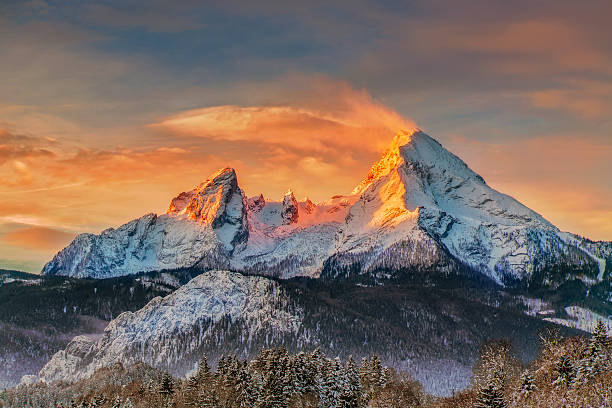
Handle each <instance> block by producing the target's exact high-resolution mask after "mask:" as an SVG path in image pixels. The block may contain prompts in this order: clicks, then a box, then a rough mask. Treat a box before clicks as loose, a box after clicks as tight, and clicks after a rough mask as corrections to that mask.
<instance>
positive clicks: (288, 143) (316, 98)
mask: <svg viewBox="0 0 612 408" xmlns="http://www.w3.org/2000/svg"><path fill="white" fill-rule="evenodd" d="M152 127H153V128H156V129H160V130H163V131H167V132H169V133H171V134H175V135H180V136H191V137H202V138H208V139H212V140H226V141H234V142H250V143H257V144H268V145H278V146H283V147H284V148H293V149H302V150H308V151H316V152H330V151H335V150H337V149H349V151H354V150H365V151H370V152H372V151H375V152H379V151H380V150H382V149H383V148H384V147H385V146H386V145H387V144H388V143H389V140H390V137H391V136H392V135H394V134H395V133H396V132H397V131H399V130H402V129H405V130H409V129H413V128H415V127H416V126H415V124H414V123H413V122H412V121H410V120H408V119H405V118H403V117H402V116H401V115H399V114H398V113H397V112H395V111H394V110H392V109H390V108H388V107H386V106H384V105H382V104H380V103H378V102H377V101H375V100H374V99H373V98H372V97H371V96H370V94H368V93H367V92H365V91H363V90H361V91H360V90H355V89H352V88H351V87H349V86H348V85H347V84H345V83H343V82H335V81H330V80H325V79H318V80H315V81H314V83H313V89H311V91H310V92H309V93H308V95H307V97H305V96H304V94H302V95H300V94H298V95H295V100H294V101H293V102H292V103H290V104H286V105H271V106H248V107H242V106H234V105H224V106H214V107H207V108H202V109H194V110H189V111H186V112H181V113H179V114H176V115H173V116H170V117H168V118H166V119H164V120H162V121H160V122H158V123H155V124H153V125H152Z"/></svg>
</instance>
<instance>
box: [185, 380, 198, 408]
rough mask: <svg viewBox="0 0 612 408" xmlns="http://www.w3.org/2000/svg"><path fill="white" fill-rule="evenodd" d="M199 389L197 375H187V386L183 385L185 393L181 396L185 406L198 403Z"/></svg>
mask: <svg viewBox="0 0 612 408" xmlns="http://www.w3.org/2000/svg"><path fill="white" fill-rule="evenodd" d="M199 389H200V382H199V381H198V376H197V375H194V376H193V377H189V380H187V386H186V387H185V395H184V397H183V402H184V403H185V405H187V406H194V407H195V406H197V405H198V393H199Z"/></svg>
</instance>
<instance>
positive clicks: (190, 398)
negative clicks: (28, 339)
mask: <svg viewBox="0 0 612 408" xmlns="http://www.w3.org/2000/svg"><path fill="white" fill-rule="evenodd" d="M540 341H541V346H542V350H541V353H540V355H539V356H538V358H537V359H536V360H535V361H534V362H533V363H531V364H530V365H527V366H523V365H522V364H521V363H520V361H519V360H518V359H517V358H516V356H515V355H514V353H513V349H512V346H511V345H510V344H508V343H505V342H493V343H489V344H487V345H485V346H484V347H483V348H482V350H481V354H480V358H479V360H478V362H477V364H476V365H475V367H474V370H473V373H472V376H471V387H469V388H468V389H466V390H465V391H463V392H461V393H459V394H456V395H453V396H451V397H447V398H436V397H433V396H431V395H428V394H427V393H426V392H424V390H423V388H422V387H421V385H420V384H419V383H418V382H416V381H414V380H413V379H411V378H410V376H408V375H406V374H404V373H401V372H396V371H394V370H393V369H390V368H388V367H384V366H383V365H382V363H381V361H380V359H379V358H378V357H377V356H376V355H372V356H371V357H369V358H364V359H362V360H361V362H356V361H354V360H353V359H352V358H351V357H349V358H348V359H347V360H346V361H341V360H340V359H339V358H337V357H336V358H330V357H327V356H325V355H323V354H322V353H321V352H320V351H319V350H314V351H313V352H310V353H298V354H295V355H291V354H289V353H288V352H287V351H286V350H285V349H282V348H279V349H264V350H262V351H261V352H260V353H259V355H258V356H257V357H256V358H254V359H252V360H251V361H244V360H239V359H238V358H236V357H235V356H225V357H223V358H222V359H220V360H219V363H218V364H217V367H216V369H215V370H213V369H211V367H210V366H209V364H208V362H207V360H206V357H203V358H202V359H201V361H200V363H199V364H198V366H197V369H196V370H194V373H193V374H192V375H191V376H189V377H188V378H186V379H179V378H173V377H172V376H170V375H169V374H168V373H164V372H161V371H158V370H155V369H153V368H151V367H150V366H147V365H144V364H137V365H134V366H130V367H127V368H125V367H123V366H122V365H121V364H117V365H115V366H114V367H112V368H105V369H101V370H99V371H97V372H96V373H94V375H93V376H92V377H90V378H88V379H85V380H82V381H80V382H78V383H75V384H72V385H66V384H62V383H55V384H51V385H45V384H37V385H28V386H20V387H18V388H16V389H13V390H10V391H5V392H4V393H2V394H1V395H0V407H3V408H5V407H6V408H8V407H54V408H56V407H83V408H93V407H96V408H97V407H108V408H110V407H113V408H134V407H176V408H182V407H219V408H221V407H223V408H226V407H227V408H230V407H256V408H277V407H278V408H297V407H313V408H314V407H320V408H332V407H334V408H336V407H337V408H340V407H343V408H349V407H352V408H360V407H371V408H374V407H377V408H411V407H413V408H416V407H422V408H447V407H448V408H451V407H452V408H463V407H465V408H468V407H469V408H473V407H475V408H504V407H507V408H514V407H516V408H519V407H533V408H536V407H542V408H544V407H546V408H556V407H559V408H561V407H573V408H582V407H584V408H587V407H588V408H592V407H604V408H607V407H611V406H612V338H610V337H609V336H607V334H606V331H605V328H604V326H603V324H599V325H598V327H597V328H596V330H595V333H594V334H593V336H592V337H591V338H590V339H586V338H583V337H569V338H563V337H561V336H560V335H559V334H558V333H557V332H554V331H553V332H548V333H547V334H546V335H544V336H542V337H541V339H540Z"/></svg>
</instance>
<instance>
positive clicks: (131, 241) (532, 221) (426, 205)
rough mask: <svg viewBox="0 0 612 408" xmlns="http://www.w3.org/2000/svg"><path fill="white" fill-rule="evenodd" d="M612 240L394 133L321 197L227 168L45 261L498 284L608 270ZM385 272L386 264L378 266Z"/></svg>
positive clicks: (80, 267)
mask: <svg viewBox="0 0 612 408" xmlns="http://www.w3.org/2000/svg"><path fill="white" fill-rule="evenodd" d="M610 263H612V243H610V242H591V241H589V240H587V239H584V238H582V237H579V236H576V235H573V234H570V233H566V232H561V231H559V230H558V228H556V227H555V226H554V225H552V224H551V223H549V222H548V221H547V220H545V219H544V218H543V217H542V216H540V215H539V214H537V213H536V212H534V211H532V210H530V209H529V208H527V207H525V206H524V205H522V204H521V203H519V202H518V201H516V200H515V199H513V198H512V197H509V196H507V195H504V194H502V193H499V192H498V191H496V190H494V189H492V188H490V187H489V186H488V185H487V184H486V183H485V181H484V180H483V179H482V177H480V176H479V175H478V174H476V173H474V172H473V171H472V170H471V169H470V168H469V167H468V166H467V165H466V164H465V163H464V162H463V161H461V160H460V159H459V158H458V157H456V156H454V155H453V154H452V153H450V152H449V151H447V150H446V149H444V148H443V147H442V146H441V145H440V144H439V143H438V142H436V141H435V140H434V139H432V138H431V137H429V136H427V135H426V134H424V133H423V132H421V131H414V132H411V133H399V134H398V135H397V136H396V137H395V138H394V140H393V141H392V143H391V145H390V146H389V148H388V149H387V151H386V152H385V153H384V154H383V157H382V158H381V160H380V161H379V162H378V163H376V164H375V165H374V166H373V167H372V169H371V171H370V172H369V174H368V175H367V176H366V178H365V179H364V180H363V181H362V182H361V183H360V184H359V185H358V186H357V187H356V188H355V189H354V191H353V193H352V194H351V195H349V196H335V197H334V198H333V199H331V200H329V201H327V202H322V203H318V204H316V205H315V204H313V203H312V202H310V200H305V201H303V202H298V201H297V200H296V199H295V197H294V196H293V194H292V193H288V194H287V195H286V196H285V197H284V198H283V199H282V200H281V201H269V200H268V201H266V200H265V199H264V198H263V196H259V197H255V198H252V199H247V198H246V197H245V195H244V193H243V191H242V190H241V189H240V187H239V185H238V181H237V178H236V173H235V172H234V170H233V169H229V168H226V169H222V170H220V171H219V172H217V173H216V174H214V175H212V176H211V177H210V178H209V179H208V180H206V181H205V182H203V183H202V184H200V185H198V186H196V187H195V188H194V189H193V190H191V191H188V192H184V193H181V194H179V195H178V196H177V197H175V198H174V199H173V200H172V202H171V204H170V207H169V210H168V212H167V213H166V214H163V215H159V216H158V215H155V214H148V215H145V216H144V217H142V218H139V219H137V220H134V221H131V222H129V223H127V224H125V225H123V226H121V227H119V228H117V229H112V228H111V229H108V230H106V231H104V232H102V233H101V234H100V235H92V234H83V235H80V236H78V237H77V238H76V239H75V240H74V241H73V242H72V243H71V244H70V245H69V246H68V247H67V248H65V249H64V250H62V251H61V252H60V253H58V254H57V255H56V256H55V257H54V258H53V260H51V262H49V263H48V264H47V265H46V266H45V267H44V269H43V274H46V275H64V276H76V277H93V278H104V277H112V276H122V275H128V274H134V273H138V272H146V271H155V270H161V269H175V268H185V267H193V266H195V267H199V268H202V269H213V268H222V269H225V268H228V267H229V268H231V269H233V270H238V271H243V272H246V273H255V274H263V275H267V276H274V277H280V278H289V277H294V276H309V277H321V276H322V277H324V278H326V279H348V280H358V281H364V282H365V281H367V282H383V281H385V280H394V281H397V280H402V279H410V277H409V276H406V274H413V273H439V274H442V275H448V274H460V273H468V274H472V275H473V274H480V275H482V276H483V277H486V278H488V279H491V280H493V281H494V282H496V283H497V284H499V285H502V286H505V287H524V288H527V287H548V288H555V287H557V286H559V285H561V284H563V283H564V282H567V281H569V280H572V279H579V280H581V281H582V282H584V283H585V284H586V285H587V286H593V285H595V284H597V283H599V282H602V281H604V280H606V279H608V278H609V276H610V273H609V270H607V268H606V266H607V265H608V264H610ZM382 271H384V273H382Z"/></svg>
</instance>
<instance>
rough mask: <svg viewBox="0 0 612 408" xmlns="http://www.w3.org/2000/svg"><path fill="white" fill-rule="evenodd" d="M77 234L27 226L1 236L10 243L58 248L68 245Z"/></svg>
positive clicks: (34, 247) (3, 240)
mask: <svg viewBox="0 0 612 408" xmlns="http://www.w3.org/2000/svg"><path fill="white" fill-rule="evenodd" d="M75 236H76V234H74V233H69V232H64V231H60V230H56V229H52V228H47V227H26V228H23V229H19V230H17V231H12V232H8V233H6V234H4V235H3V236H1V237H0V240H1V241H2V242H3V243H5V244H8V245H13V246H18V247H23V248H29V249H34V250H43V251H48V250H52V251H53V250H56V249H57V248H58V247H62V246H65V245H67V244H68V243H69V242H70V241H72V239H74V237H75Z"/></svg>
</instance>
